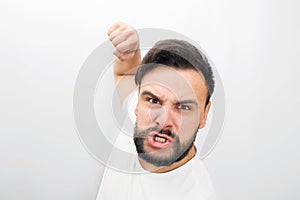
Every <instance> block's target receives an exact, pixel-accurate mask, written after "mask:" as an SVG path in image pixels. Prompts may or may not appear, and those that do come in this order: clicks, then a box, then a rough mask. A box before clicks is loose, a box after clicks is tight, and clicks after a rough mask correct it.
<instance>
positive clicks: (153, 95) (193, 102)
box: [141, 91, 198, 106]
mask: <svg viewBox="0 0 300 200" xmlns="http://www.w3.org/2000/svg"><path fill="white" fill-rule="evenodd" d="M141 95H142V96H146V95H148V96H151V97H152V98H154V99H158V100H160V98H159V97H158V96H156V95H155V94H153V93H152V92H149V91H143V92H142V94H141ZM176 104H179V105H183V104H194V105H195V106H198V102H197V101H195V100H182V101H178V102H177V103H176Z"/></svg>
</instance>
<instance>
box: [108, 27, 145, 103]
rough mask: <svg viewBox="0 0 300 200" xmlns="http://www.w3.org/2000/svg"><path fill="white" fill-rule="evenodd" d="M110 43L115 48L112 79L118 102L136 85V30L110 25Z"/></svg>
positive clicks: (137, 55)
mask: <svg viewBox="0 0 300 200" xmlns="http://www.w3.org/2000/svg"><path fill="white" fill-rule="evenodd" d="M107 34H108V36H109V39H110V41H111V42H112V44H113V45H114V46H115V50H114V52H113V54H114V55H115V56H116V57H117V58H116V60H115V61H114V66H113V67H114V78H115V84H116V88H117V90H118V93H119V96H120V100H121V102H122V103H123V101H124V99H125V98H126V97H127V96H128V94H129V93H130V92H132V91H133V90H134V89H135V88H136V85H135V83H134V75H135V72H136V69H137V67H138V66H139V64H140V62H141V52H140V49H139V37H138V34H137V32H136V30H135V29H134V28H133V27H132V26H130V25H128V24H125V23H123V22H118V23H115V24H114V25H112V26H111V27H110V28H109V30H108V32H107Z"/></svg>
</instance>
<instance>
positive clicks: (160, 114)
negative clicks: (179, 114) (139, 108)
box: [150, 105, 175, 130]
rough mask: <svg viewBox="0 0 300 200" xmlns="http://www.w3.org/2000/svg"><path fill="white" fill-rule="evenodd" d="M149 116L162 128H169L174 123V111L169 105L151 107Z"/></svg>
mask: <svg viewBox="0 0 300 200" xmlns="http://www.w3.org/2000/svg"><path fill="white" fill-rule="evenodd" d="M150 117H151V120H152V121H153V122H154V123H155V124H156V125H157V126H159V127H160V128H162V129H164V130H171V129H172V128H173V126H174V125H175V113H174V112H173V108H172V106H171V105H165V106H162V107H160V108H153V109H152V110H151V113H150Z"/></svg>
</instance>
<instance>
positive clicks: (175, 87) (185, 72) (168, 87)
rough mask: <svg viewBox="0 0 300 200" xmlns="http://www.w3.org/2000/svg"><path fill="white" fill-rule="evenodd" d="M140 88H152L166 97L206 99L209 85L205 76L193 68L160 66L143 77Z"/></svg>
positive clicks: (142, 89)
mask: <svg viewBox="0 0 300 200" xmlns="http://www.w3.org/2000/svg"><path fill="white" fill-rule="evenodd" d="M140 90H141V91H144V90H152V91H153V92H155V93H157V94H159V95H161V96H166V97H170V98H171V97H172V98H176V99H178V100H183V99H195V100H197V101H202V99H203V100H205V99H206V94H207V87H206V85H205V81H204V78H203V76H202V75H201V74H200V73H199V72H197V71H196V70H193V69H175V68H172V67H168V66H163V65H162V66H158V67H157V68H155V69H153V70H151V71H150V72H148V73H147V74H146V75H145V76H144V77H143V79H142V82H141V86H140Z"/></svg>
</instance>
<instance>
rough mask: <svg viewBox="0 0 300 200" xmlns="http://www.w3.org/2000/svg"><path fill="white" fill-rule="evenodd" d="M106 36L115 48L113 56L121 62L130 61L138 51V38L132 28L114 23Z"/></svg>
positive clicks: (120, 23)
mask: <svg viewBox="0 0 300 200" xmlns="http://www.w3.org/2000/svg"><path fill="white" fill-rule="evenodd" d="M107 35H108V37H109V39H110V41H111V42H112V44H113V45H114V46H115V48H116V49H115V50H114V52H113V54H114V55H115V56H117V57H118V58H119V59H120V60H121V61H128V60H130V59H132V58H133V57H134V54H135V53H136V52H137V51H139V37H138V34H137V32H136V30H135V29H134V28H133V27H132V26H130V25H128V24H126V23H123V22H118V23H115V24H114V25H112V26H111V27H110V28H109V30H108V32H107ZM138 53H139V52H138Z"/></svg>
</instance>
